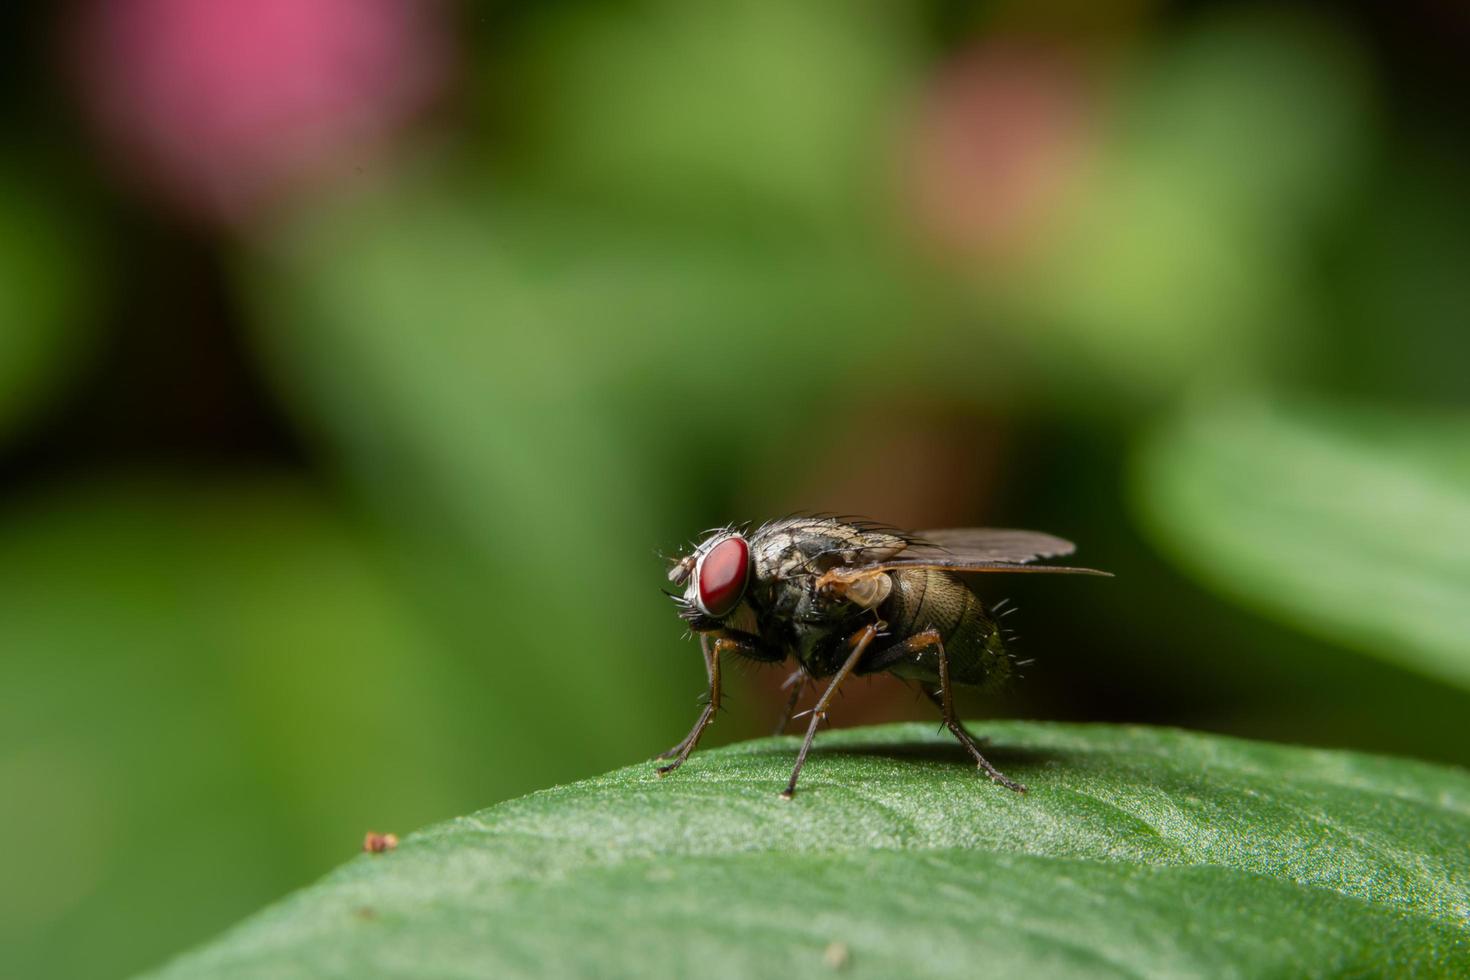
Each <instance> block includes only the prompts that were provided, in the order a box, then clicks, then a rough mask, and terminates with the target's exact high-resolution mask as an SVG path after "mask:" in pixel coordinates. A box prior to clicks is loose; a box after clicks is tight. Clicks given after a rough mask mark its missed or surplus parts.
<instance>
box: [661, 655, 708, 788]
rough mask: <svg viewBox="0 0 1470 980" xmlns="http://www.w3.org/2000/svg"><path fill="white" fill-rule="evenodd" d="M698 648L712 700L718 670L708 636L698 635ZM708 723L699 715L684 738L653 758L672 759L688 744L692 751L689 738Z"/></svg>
mask: <svg viewBox="0 0 1470 980" xmlns="http://www.w3.org/2000/svg"><path fill="white" fill-rule="evenodd" d="M699 650H700V652H701V653H703V654H704V676H705V677H706V678H708V679H709V701H714V700H716V695H715V690H716V688H715V671H716V670H718V669H719V668H718V667H717V666H716V664H715V658H714V654H713V653H712V652H711V650H710V647H709V637H708V636H704V635H701V636H700V638H699ZM707 707H708V705H706V708H707ZM706 714H711V713H710V712H708V711H706ZM711 717H713V715H712V714H711ZM708 724H709V719H707V718H706V717H705V716H704V715H700V716H699V721H697V722H695V723H694V728H693V729H691V730H690V732H689V734H688V735H685V736H684V740H683V741H681V742H680V743H679V744H677V745H675V746H674V747H673V748H671V749H668V750H666V751H664V752H660V753H659V754H658V755H656V756H654V758H655V759H672V758H674V757H675V756H676V755H678V754H679V753H681V752H684V748H685V746H689V751H690V752H692V751H694V746H692V745H689V741H690V739H695V740H697V739H698V738H699V735H700V733H701V732H703V731H704V728H705V726H706V725H708ZM688 754H689V753H688V752H684V755H685V756H688ZM679 761H680V762H682V761H684V760H683V759H680V760H679ZM673 768H678V765H677V763H676V764H675V765H674V767H673ZM671 771H672V770H671Z"/></svg>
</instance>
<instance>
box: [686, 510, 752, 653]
mask: <svg viewBox="0 0 1470 980" xmlns="http://www.w3.org/2000/svg"><path fill="white" fill-rule="evenodd" d="M752 575H753V573H752V571H751V554H750V543H749V542H748V541H747V540H746V539H745V536H744V535H742V534H741V533H739V532H738V531H735V530H731V529H726V530H722V531H717V532H715V533H714V534H712V535H710V536H709V537H708V538H706V539H705V540H704V541H703V542H702V543H701V544H700V545H699V547H697V548H695V549H694V552H693V553H692V554H689V555H685V556H684V557H682V558H680V559H679V560H678V561H676V562H675V563H674V565H673V567H672V568H670V569H669V581H670V582H672V583H674V585H676V586H683V587H684V591H683V593H682V594H680V593H669V594H670V595H671V596H672V597H673V599H674V601H675V602H676V603H678V605H679V615H680V616H681V617H683V619H684V621H685V622H687V623H688V624H689V628H690V629H691V630H693V631H694V632H696V633H711V632H714V631H715V630H718V629H722V628H724V627H726V626H734V627H737V628H741V629H746V630H747V631H749V624H748V623H746V622H744V620H745V619H747V618H748V617H749V615H750V607H749V604H747V603H746V602H745V601H744V599H745V594H746V589H747V586H748V585H749V584H750V579H751V578H752ZM737 620H738V621H739V622H737Z"/></svg>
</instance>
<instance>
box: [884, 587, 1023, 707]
mask: <svg viewBox="0 0 1470 980" xmlns="http://www.w3.org/2000/svg"><path fill="white" fill-rule="evenodd" d="M889 574H890V575H892V577H893V591H892V592H891V593H890V594H889V597H888V600H887V601H886V602H885V603H884V604H883V607H882V609H881V613H880V614H881V615H882V616H883V618H884V620H885V621H886V622H887V623H888V632H889V634H890V635H891V636H892V637H893V639H894V640H895V641H901V640H903V639H904V638H906V637H909V636H913V635H914V634H916V633H920V632H922V631H924V630H926V629H929V628H931V627H932V628H933V629H935V630H937V631H938V632H939V635H940V637H941V639H942V640H943V641H944V648H945V651H946V652H947V653H948V655H949V674H950V679H951V680H952V681H954V682H955V683H958V684H969V685H974V686H984V687H994V686H997V685H999V684H1001V683H1004V682H1005V680H1006V679H1007V678H1008V677H1009V676H1010V673H1011V660H1010V657H1009V656H1007V653H1006V648H1005V640H1004V638H1003V637H1002V636H1001V633H1000V630H999V628H998V627H997V626H996V624H995V620H994V619H992V618H991V617H990V615H989V614H988V613H987V612H986V610H985V607H984V605H983V604H982V603H981V602H980V600H979V599H978V598H976V597H975V593H973V592H971V591H970V590H969V588H968V587H966V585H965V583H963V582H961V581H960V580H959V579H958V578H956V577H955V576H953V575H951V574H950V573H948V572H945V571H942V570H940V569H937V568H905V569H898V570H895V571H893V572H890V573H889ZM878 662H881V661H878ZM877 669H885V670H889V671H891V672H893V673H895V674H897V675H899V676H900V677H909V678H912V679H914V680H920V681H925V682H928V683H933V684H937V683H938V682H939V650H938V649H937V648H935V647H928V648H925V649H921V650H919V651H917V652H915V653H913V654H910V655H906V656H904V657H902V658H900V659H897V660H894V661H893V662H892V663H891V665H889V664H884V665H883V666H882V667H878V668H877Z"/></svg>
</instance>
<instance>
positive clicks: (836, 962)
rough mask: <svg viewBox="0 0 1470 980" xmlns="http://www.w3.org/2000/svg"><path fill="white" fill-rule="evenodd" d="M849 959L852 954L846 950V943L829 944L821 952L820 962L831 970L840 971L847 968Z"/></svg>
mask: <svg viewBox="0 0 1470 980" xmlns="http://www.w3.org/2000/svg"><path fill="white" fill-rule="evenodd" d="M851 958H852V954H851V953H850V952H849V951H848V949H847V943H838V942H831V943H828V944H827V948H826V949H825V950H823V951H822V962H823V963H825V964H827V967H828V968H829V969H833V970H840V969H842V968H843V967H845V966H847V961H848V960H849V959H851Z"/></svg>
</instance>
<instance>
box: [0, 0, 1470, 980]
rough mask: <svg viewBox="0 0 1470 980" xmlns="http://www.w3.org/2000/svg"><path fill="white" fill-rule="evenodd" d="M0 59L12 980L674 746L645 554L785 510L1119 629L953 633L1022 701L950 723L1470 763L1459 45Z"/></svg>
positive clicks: (1024, 614) (899, 696) (6, 800)
mask: <svg viewBox="0 0 1470 980" xmlns="http://www.w3.org/2000/svg"><path fill="white" fill-rule="evenodd" d="M0 45H3V52H0V109H3V112H4V118H5V119H6V121H7V126H6V139H5V141H4V147H3V151H0V474H3V483H0V840H4V841H5V842H6V843H7V848H6V851H7V855H6V858H5V861H4V865H5V870H4V872H3V873H0V883H3V886H0V975H5V976H15V977H71V976H76V977H103V976H116V975H120V974H125V973H128V972H130V971H132V970H135V969H139V968H142V967H144V966H147V965H149V964H152V963H155V962H157V961H159V960H161V959H163V958H164V957H166V956H167V955H169V954H171V953H173V952H176V951H178V950H180V949H182V948H184V947H186V946H187V945H190V944H192V943H195V942H198V941H201V940H203V939H204V938H206V937H208V936H209V935H211V934H212V933H214V932H217V931H218V930H220V929H221V928H223V927H225V926H226V925H228V924H229V923H230V922H231V921H233V920H235V919H237V918H238V917H240V916H242V915H244V914H245V913H248V912H249V911H251V910H253V909H255V908H257V907H259V906H260V905H262V904H264V903H265V902H267V901H269V900H271V899H273V898H275V897H277V896H279V895H281V894H283V893H285V892H286V891H288V890H290V889H291V888H293V887H296V886H299V885H301V884H304V883H305V882H308V881H310V880H311V879H312V878H313V877H314V876H316V875H318V874H320V873H322V872H323V871H324V870H326V869H327V868H329V867H331V866H333V865H334V864H337V863H339V862H340V861H342V860H343V859H345V858H347V857H348V856H350V855H351V854H352V853H353V852H354V851H355V850H356V849H357V848H358V847H359V846H360V842H361V838H362V835H363V833H364V832H365V831H367V830H369V829H373V830H380V831H386V830H392V831H397V832H399V833H403V832H406V831H408V830H411V829H413V828H415V827H418V826H420V825H422V824H424V823H426V822H429V821H433V820H438V819H442V818H446V817H450V816H452V815H455V814H458V813H461V812H464V811H467V810H470V809H472V808H477V807H482V806H485V805H487V804H490V803H493V802H495V801H496V800H500V799H503V798H506V797H508V796H512V795H515V794H519V793H523V792H526V791H529V790H531V789H534V788H537V787H541V786H546V785H548V784H552V783H555V782H559V781H565V780H570V779H574V778H577V777H579V776H585V775H588V774H591V773H595V772H598V771H600V770H604V769H607V768H610V767H613V766H617V765H620V764H626V763H629V762H632V761H635V760H638V759H640V758H644V757H647V756H649V755H651V754H652V753H654V752H656V751H658V750H660V749H662V748H664V747H666V746H667V745H669V744H671V743H673V742H674V741H675V740H677V739H678V738H679V737H680V736H681V735H682V734H683V733H684V731H685V730H686V728H687V725H688V724H689V723H690V722H691V721H692V719H693V715H694V714H695V712H696V710H697V709H696V703H695V698H696V696H697V695H698V694H699V693H700V692H701V689H702V684H703V673H702V670H701V665H700V660H699V657H698V655H697V654H696V653H695V648H694V646H693V645H692V644H690V643H689V642H687V641H685V640H684V639H682V628H681V625H680V623H679V622H678V621H677V620H676V618H675V617H674V616H673V613H672V610H671V609H670V608H669V605H668V601H667V600H666V599H665V598H664V597H663V596H662V595H660V591H659V590H660V587H661V586H662V585H663V584H664V580H663V569H664V565H663V563H662V560H661V559H660V558H659V553H660V552H663V553H672V552H676V551H677V550H678V549H679V548H681V547H682V546H683V545H684V544H685V543H686V542H687V541H688V540H689V539H690V538H692V537H695V536H696V535H697V534H698V533H699V531H700V530H701V529H703V528H706V527H709V526H712V525H716V524H720V523H723V522H725V521H728V520H743V519H750V518H761V517H767V516H772V515H775V514H779V513H784V512H787V511H790V510H795V509H810V510H835V511H839V512H846V513H860V514H866V515H869V516H872V517H875V518H879V519H882V520H886V521H889V522H893V523H896V524H900V525H905V526H913V527H924V526H946V525H957V524H1001V525H1016V526H1029V527H1036V528H1040V529H1045V530H1048V531H1052V532H1056V533H1059V534H1062V535H1065V536H1068V537H1071V538H1074V539H1075V540H1077V541H1078V542H1079V543H1080V545H1081V553H1080V555H1079V558H1080V559H1081V561H1082V562H1083V563H1085V564H1090V565H1096V566H1098V567H1103V568H1108V569H1111V570H1113V571H1115V572H1116V573H1117V574H1118V578H1117V579H1116V580H1113V581H1108V582H1098V581H1088V580H1082V581H1072V580H1052V581H1044V582H1037V581H1031V580H1030V578H1031V577H1025V578H1026V579H1027V580H1026V581H1019V582H1012V581H1006V582H991V581H986V582H984V583H981V585H982V586H983V589H984V594H985V595H986V596H987V597H989V598H991V599H998V598H1000V597H1002V596H1008V597H1011V598H1013V599H1015V600H1016V601H1017V603H1018V605H1019V606H1020V607H1021V612H1020V614H1019V616H1018V617H1017V618H1016V620H1017V622H1018V627H1019V630H1020V632H1021V633H1022V634H1023V639H1022V641H1021V646H1022V649H1023V650H1024V651H1025V655H1026V656H1029V657H1034V658H1035V661H1036V662H1035V664H1034V665H1032V666H1031V667H1030V668H1028V670H1027V676H1026V678H1025V681H1024V683H1023V684H1021V685H1019V686H1018V687H1017V688H1016V689H1014V690H1012V691H1010V692H1008V693H1006V694H1004V695H1002V696H998V697H996V698H994V699H990V700H974V701H971V702H969V703H968V704H967V709H968V710H969V711H970V712H971V713H972V714H974V715H979V716H983V715H986V714H991V715H1004V716H1019V717H1037V718H1056V719H1080V720H1123V721H1136V722H1147V723H1159V724H1173V725H1186V726H1191V727H1196V728H1202V729H1209V730H1214V731H1223V732H1231V733H1236V734H1241V735H1247V736H1253V737H1262V738H1272V739H1283V740H1290V741H1296V742H1305V743H1312V744H1320V745H1333V746H1346V747H1353V748H1359V749H1367V750H1376V751H1387V752H1396V753H1404V754H1411V755H1415V756H1420V757H1424V758H1430V759H1439V760H1447V761H1451V762H1457V763H1462V764H1463V763H1466V762H1470V740H1467V739H1466V737H1465V736H1466V731H1467V729H1466V724H1465V718H1466V717H1467V716H1470V600H1467V596H1470V547H1467V544H1470V415H1467V402H1470V384H1467V381H1466V369H1467V365H1470V336H1467V330H1466V328H1467V323H1470V318H1467V313H1470V276H1467V275H1466V267H1467V259H1470V179H1467V178H1470V139H1467V137H1470V128H1467V122H1466V119H1465V116H1464V112H1463V93H1464V91H1465V86H1466V82H1467V73H1470V67H1467V66H1470V59H1467V58H1466V51H1467V47H1470V16H1467V15H1466V13H1465V11H1464V8H1463V7H1462V6H1460V5H1457V4H1453V3H1441V2H1433V0H1420V2H1414V3H1408V4H1400V5H1392V6H1390V5H1380V4H1369V3H1361V4H1355V5H1347V6H1331V5H1326V4H1312V5H1304V4H1301V5H1299V4H1270V5H1263V6H1260V7H1252V6H1243V5H1240V4H1226V3H1162V2H1158V3H1150V2H1144V0H1113V2H1107V3H1077V2H1071V3H1069V2H1062V0H1058V2H1042V3H982V4H967V3H958V2H941V0H931V2H927V3H920V4H913V5H900V4H884V3H877V2H856V3H854V2H852V0H844V2H836V0H831V2H829V0H801V2H799V3H793V2H790V0H747V2H741V3H737V4H691V3H680V2H676V0H647V2H603V3H572V2H558V3H528V2H520V3H517V2H501V3H484V4H470V3H465V4H462V5H457V6H456V5H451V4H449V3H442V4H433V3H423V2H406V0H260V2H258V3H252V4H200V3H194V2H190V0H115V2H105V0H93V2H80V3H72V4H68V5H40V4H37V5H13V6H9V7H6V8H5V10H4V12H3V13H0ZM780 678H781V672H780V671H778V670H767V671H751V672H749V673H748V674H746V675H741V676H739V677H738V679H737V686H736V688H735V690H734V693H733V705H732V708H731V710H730V711H729V712H728V714H727V715H725V716H722V719H721V722H720V724H719V725H718V726H716V728H715V729H713V730H712V732H711V741H712V742H714V741H718V740H730V739H735V738H740V737H746V736H750V735H753V734H759V733H762V732H764V731H765V730H766V729H767V728H768V727H769V725H770V724H771V721H772V719H773V717H774V715H775V713H776V709H777V705H778V702H779V699H780V698H779V694H778V693H777V691H776V687H777V685H778V684H779V680H780ZM927 716H928V711H927V705H921V704H920V703H918V702H917V701H916V700H915V698H914V696H913V695H912V694H911V693H908V692H906V691H905V689H903V688H902V687H900V686H898V685H895V684H891V683H888V682H886V681H883V680H875V681H873V682H871V683H870V684H869V685H867V687H866V688H864V686H863V685H858V686H856V687H854V688H853V690H852V691H850V692H849V696H848V697H847V698H846V700H845V701H844V702H843V704H842V706H841V709H840V711H839V713H838V716H837V717H836V719H835V720H836V721H837V723H839V724H853V723H862V722H871V721H877V720H885V719H892V718H902V717H927Z"/></svg>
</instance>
